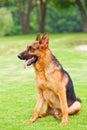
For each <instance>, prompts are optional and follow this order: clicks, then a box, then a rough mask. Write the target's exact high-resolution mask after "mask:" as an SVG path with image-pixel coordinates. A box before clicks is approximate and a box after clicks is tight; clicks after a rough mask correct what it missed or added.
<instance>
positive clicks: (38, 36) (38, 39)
mask: <svg viewBox="0 0 87 130" xmlns="http://www.w3.org/2000/svg"><path fill="white" fill-rule="evenodd" d="M40 40H41V37H40V34H39V33H38V34H37V37H36V41H40Z"/></svg>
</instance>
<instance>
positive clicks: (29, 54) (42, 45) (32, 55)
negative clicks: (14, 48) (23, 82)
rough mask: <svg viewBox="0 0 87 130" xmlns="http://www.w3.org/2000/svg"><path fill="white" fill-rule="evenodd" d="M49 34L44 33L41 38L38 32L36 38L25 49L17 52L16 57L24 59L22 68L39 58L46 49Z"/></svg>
mask: <svg viewBox="0 0 87 130" xmlns="http://www.w3.org/2000/svg"><path fill="white" fill-rule="evenodd" d="M48 43H49V36H48V33H45V34H44V36H43V37H42V38H41V37H40V34H38V35H37V37H36V40H35V41H34V42H33V43H32V44H31V45H29V46H27V48H26V50H25V51H23V52H21V53H19V54H18V58H20V59H21V60H25V63H24V68H26V67H27V66H29V65H31V64H35V63H36V62H37V61H38V59H39V58H41V56H42V55H43V54H44V52H45V51H46V50H47V49H48Z"/></svg>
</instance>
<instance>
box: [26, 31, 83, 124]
mask: <svg viewBox="0 0 87 130" xmlns="http://www.w3.org/2000/svg"><path fill="white" fill-rule="evenodd" d="M48 42H49V39H48V33H46V34H45V35H44V36H43V38H42V39H41V38H40V36H39V35H38V36H37V38H36V41H35V42H34V43H33V44H31V46H33V48H37V47H38V46H39V44H41V45H40V47H39V49H37V50H35V51H34V52H28V51H27V50H26V51H25V52H24V53H29V54H34V55H37V56H38V57H39V58H38V61H37V62H36V63H35V64H33V66H34V69H35V84H36V88H37V92H38V98H37V103H36V106H35V109H34V112H33V115H32V117H31V119H30V120H27V121H26V122H25V123H32V122H34V121H35V120H36V119H37V118H38V117H44V116H46V115H48V114H49V113H51V114H53V115H54V117H56V118H59V117H60V116H62V121H61V124H65V123H67V122H68V114H74V113H75V112H76V111H79V109H80V107H81V105H80V103H78V102H75V103H74V104H73V105H71V106H70V107H68V105H67V99H66V85H67V82H68V77H67V75H66V74H64V73H62V70H61V66H60V65H59V66H57V65H56V64H55V62H54V60H53V59H52V56H51V52H50V49H49V47H48ZM44 104H45V109H44V113H43V114H40V111H41V108H42V107H43V105H44Z"/></svg>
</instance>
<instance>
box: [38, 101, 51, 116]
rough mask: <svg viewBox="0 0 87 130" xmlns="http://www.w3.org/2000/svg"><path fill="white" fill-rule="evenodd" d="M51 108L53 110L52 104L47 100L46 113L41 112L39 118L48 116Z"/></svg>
mask: <svg viewBox="0 0 87 130" xmlns="http://www.w3.org/2000/svg"><path fill="white" fill-rule="evenodd" d="M50 110H51V108H50V106H49V105H48V103H47V102H45V106H44V113H42V114H40V115H39V118H42V117H45V116H47V115H48V114H49V113H50Z"/></svg>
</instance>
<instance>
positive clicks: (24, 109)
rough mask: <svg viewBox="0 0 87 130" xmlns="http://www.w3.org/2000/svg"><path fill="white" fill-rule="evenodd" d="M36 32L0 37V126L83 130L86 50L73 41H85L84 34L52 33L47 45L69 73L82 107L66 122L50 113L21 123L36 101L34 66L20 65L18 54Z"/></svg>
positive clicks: (86, 103)
mask: <svg viewBox="0 0 87 130" xmlns="http://www.w3.org/2000/svg"><path fill="white" fill-rule="evenodd" d="M34 39H35V35H26V36H14V37H1V38H0V130H86V129H87V51H77V50H76V49H75V46H76V45H79V44H87V34H86V33H77V34H53V35H52V34H51V35H50V48H51V50H52V52H53V53H54V55H55V56H56V57H57V58H58V59H59V61H60V62H61V63H62V65H63V66H64V68H66V70H67V71H68V72H69V73H70V75H71V77H72V79H73V82H74V85H75V91H76V94H77V97H80V98H81V100H82V109H81V111H80V112H79V113H78V114H77V115H74V116H69V122H68V124H67V125H63V126H60V125H59V123H60V121H61V120H56V119H54V118H53V117H52V116H50V115H49V116H47V117H45V118H42V119H38V120H37V121H36V122H35V123H33V124H29V125H24V124H23V122H24V121H25V120H27V119H28V118H30V117H31V115H32V112H33V109H34V106H35V103H36V97H37V93H36V89H35V86H34V70H33V67H32V66H30V67H28V68H27V69H26V70H25V69H24V68H23V63H24V62H23V61H20V60H19V59H18V58H17V54H18V53H19V52H21V51H22V50H24V48H25V47H26V45H27V44H28V43H31V42H32V41H33V40H34Z"/></svg>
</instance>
